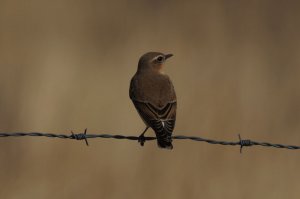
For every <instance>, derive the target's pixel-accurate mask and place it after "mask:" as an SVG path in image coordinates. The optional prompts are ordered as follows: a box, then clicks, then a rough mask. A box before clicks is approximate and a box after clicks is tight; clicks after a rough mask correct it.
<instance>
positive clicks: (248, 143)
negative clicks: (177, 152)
mask: <svg viewBox="0 0 300 199" xmlns="http://www.w3.org/2000/svg"><path fill="white" fill-rule="evenodd" d="M24 136H33V137H49V138H61V139H75V140H85V143H86V145H88V141H87V139H90V138H107V139H126V140H139V139H140V137H137V136H126V135H110V134H87V129H85V131H84V132H83V133H77V134H75V133H73V132H72V131H71V134H70V135H66V134H53V133H40V132H30V133H23V132H14V133H0V138H5V137H24ZM172 138H173V139H175V140H192V141H198V142H206V143H208V144H219V145H229V146H236V145H238V146H240V152H242V148H243V147H246V146H247V147H250V146H263V147H274V148H280V149H282V148H283V149H291V150H295V149H300V146H295V145H284V144H272V143H268V142H257V141H252V140H249V139H247V140H244V139H241V137H240V135H239V140H238V141H219V140H212V139H206V138H201V137H195V136H183V135H175V136H172ZM143 140H145V141H151V140H156V137H143Z"/></svg>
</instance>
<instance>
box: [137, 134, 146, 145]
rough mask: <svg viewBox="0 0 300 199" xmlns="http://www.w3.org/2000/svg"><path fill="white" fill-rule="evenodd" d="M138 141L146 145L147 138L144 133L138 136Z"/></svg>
mask: <svg viewBox="0 0 300 199" xmlns="http://www.w3.org/2000/svg"><path fill="white" fill-rule="evenodd" d="M138 142H139V143H140V145H141V146H144V143H145V142H146V138H145V136H144V135H140V136H139V138H138Z"/></svg>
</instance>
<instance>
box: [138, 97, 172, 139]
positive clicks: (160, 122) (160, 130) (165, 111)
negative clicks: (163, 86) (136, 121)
mask: <svg viewBox="0 0 300 199" xmlns="http://www.w3.org/2000/svg"><path fill="white" fill-rule="evenodd" d="M132 101H133V104H134V106H135V108H136V109H137V111H138V113H139V114H140V116H141V118H142V119H143V120H144V122H145V123H146V124H147V125H148V126H150V127H152V128H153V130H154V131H155V132H156V134H157V135H158V136H160V135H161V136H164V135H163V134H165V133H168V134H170V135H171V133H172V132H173V129H174V127H175V120H176V105H177V103H176V101H171V102H169V103H167V104H166V105H165V106H164V107H162V108H158V107H156V106H155V105H153V104H151V103H150V102H143V101H138V100H134V99H132Z"/></svg>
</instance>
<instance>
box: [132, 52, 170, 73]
mask: <svg viewBox="0 0 300 199" xmlns="http://www.w3.org/2000/svg"><path fill="white" fill-rule="evenodd" d="M172 56H173V54H163V53H160V52H148V53H146V54H144V55H143V56H141V58H140V60H139V64H138V71H140V72H143V71H152V72H161V70H162V67H163V65H164V63H165V62H166V60H167V59H168V58H170V57H172Z"/></svg>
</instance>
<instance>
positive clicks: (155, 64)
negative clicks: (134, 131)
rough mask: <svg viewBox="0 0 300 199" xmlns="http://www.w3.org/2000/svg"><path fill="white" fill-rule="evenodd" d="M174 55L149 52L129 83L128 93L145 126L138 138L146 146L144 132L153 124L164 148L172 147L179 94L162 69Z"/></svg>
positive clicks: (142, 59)
mask: <svg viewBox="0 0 300 199" xmlns="http://www.w3.org/2000/svg"><path fill="white" fill-rule="evenodd" d="M172 56H173V55H172V54H163V53H159V52H148V53H146V54H144V55H143V56H142V57H141V58H140V60H139V63H138V68H137V72H136V73H135V75H134V76H133V78H132V79H131V82H130V89H129V96H130V99H131V100H132V102H133V104H134V106H135V108H136V109H137V111H138V113H139V115H140V116H141V118H142V119H143V121H144V123H145V124H146V129H145V130H144V132H143V133H142V134H141V135H140V137H139V142H140V143H141V145H142V146H143V145H144V142H145V137H144V134H145V132H146V131H147V130H148V128H149V127H151V128H152V129H153V130H154V132H155V134H156V138H157V144H158V146H159V147H161V148H166V149H172V148H173V145H172V132H173V129H174V126H175V120H176V106H177V101H176V94H175V90H174V86H173V84H172V82H171V80H170V78H169V76H167V75H166V74H164V73H163V71H162V69H163V66H164V64H165V62H166V60H167V59H168V58H170V57H172Z"/></svg>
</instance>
